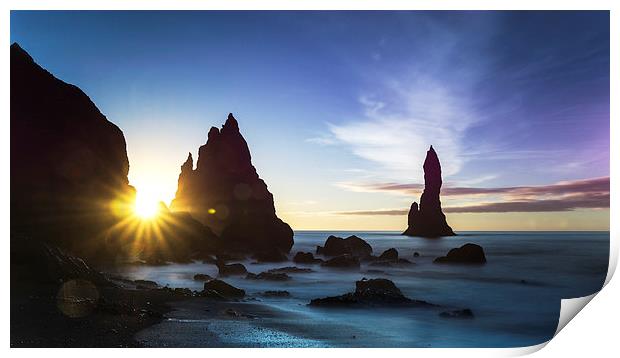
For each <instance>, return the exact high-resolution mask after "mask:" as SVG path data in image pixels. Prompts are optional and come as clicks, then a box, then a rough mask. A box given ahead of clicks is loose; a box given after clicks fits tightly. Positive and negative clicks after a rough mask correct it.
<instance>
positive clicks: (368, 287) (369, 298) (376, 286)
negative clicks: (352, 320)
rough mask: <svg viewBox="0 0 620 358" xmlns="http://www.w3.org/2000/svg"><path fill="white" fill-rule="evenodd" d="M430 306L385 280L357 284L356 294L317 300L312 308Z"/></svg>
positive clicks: (365, 281)
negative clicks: (409, 296) (406, 294)
mask: <svg viewBox="0 0 620 358" xmlns="http://www.w3.org/2000/svg"><path fill="white" fill-rule="evenodd" d="M400 305H429V306H431V304H430V303H428V302H425V301H418V300H412V299H410V298H408V297H405V295H403V293H402V292H401V291H400V289H399V288H398V287H396V285H395V284H394V282H392V281H390V280H388V279H385V278H375V279H370V280H368V279H366V278H363V279H362V280H360V281H357V282H355V292H350V293H347V294H344V295H341V296H333V297H325V298H317V299H313V300H312V301H310V306H328V307H329V306H336V307H338V306H400Z"/></svg>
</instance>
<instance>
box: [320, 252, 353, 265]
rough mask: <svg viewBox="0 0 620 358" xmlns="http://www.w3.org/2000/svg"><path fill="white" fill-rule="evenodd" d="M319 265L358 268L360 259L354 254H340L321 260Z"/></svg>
mask: <svg viewBox="0 0 620 358" xmlns="http://www.w3.org/2000/svg"><path fill="white" fill-rule="evenodd" d="M321 266H325V267H336V268H359V267H360V260H359V259H358V258H357V257H355V256H351V255H341V256H336V257H334V258H331V259H329V260H327V261H325V262H323V263H322V264H321Z"/></svg>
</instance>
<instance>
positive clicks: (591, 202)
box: [339, 177, 610, 215]
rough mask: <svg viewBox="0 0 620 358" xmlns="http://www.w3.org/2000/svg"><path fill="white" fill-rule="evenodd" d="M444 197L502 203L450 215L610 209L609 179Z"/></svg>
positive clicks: (457, 209) (387, 187)
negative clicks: (489, 199)
mask: <svg viewBox="0 0 620 358" xmlns="http://www.w3.org/2000/svg"><path fill="white" fill-rule="evenodd" d="M356 188H357V189H358V190H367V191H388V192H390V191H391V192H399V193H404V194H417V193H419V192H420V191H421V186H420V185H419V184H396V183H380V184H372V185H371V184H367V185H365V186H363V187H356ZM441 194H442V195H443V196H459V197H467V196H481V195H495V196H499V197H500V201H494V202H482V203H478V204H473V205H467V206H452V207H446V208H444V211H445V212H448V213H483V212H485V213H492V212H495V213H501V212H546V211H570V210H575V209H604V208H609V202H610V201H609V177H601V178H589V179H581V180H572V181H561V182H558V183H554V184H549V185H538V186H515V187H503V188H474V187H471V188H469V187H453V188H450V187H448V188H444V189H442V193H441ZM407 212H408V210H407V209H380V210H362V211H347V212H339V214H341V215H404V214H406V213H407Z"/></svg>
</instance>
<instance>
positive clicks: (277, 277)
mask: <svg viewBox="0 0 620 358" xmlns="http://www.w3.org/2000/svg"><path fill="white" fill-rule="evenodd" d="M245 278H246V279H248V280H267V281H288V280H290V279H291V276H289V275H287V274H286V273H283V272H270V271H265V272H261V273H259V274H258V275H257V274H255V273H251V272H248V274H247V276H245Z"/></svg>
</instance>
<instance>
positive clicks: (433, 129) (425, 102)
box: [329, 78, 475, 179]
mask: <svg viewBox="0 0 620 358" xmlns="http://www.w3.org/2000/svg"><path fill="white" fill-rule="evenodd" d="M387 93H388V94H387V96H388V97H390V101H387V100H383V99H381V98H379V97H373V96H363V97H360V99H359V102H360V104H361V106H362V108H363V117H362V118H361V119H359V120H355V121H350V122H346V123H343V124H329V131H330V135H331V137H333V138H334V139H335V140H336V141H337V142H338V143H341V144H344V145H345V146H347V147H349V148H350V150H351V151H352V152H353V153H354V154H355V155H357V156H359V157H361V158H364V159H367V160H369V161H371V162H373V163H375V164H378V165H379V167H378V168H377V169H378V171H379V172H381V173H382V174H383V175H384V176H387V177H391V178H400V179H403V178H412V177H414V178H415V179H421V174H420V170H419V168H420V167H421V166H422V163H423V161H424V157H425V155H426V151H427V150H428V148H429V146H430V145H431V144H432V145H434V146H435V148H437V150H438V151H439V153H440V156H441V158H442V163H444V165H443V168H442V169H443V172H444V175H445V176H450V175H452V174H455V173H457V172H458V171H459V170H460V169H461V167H462V165H463V157H462V156H460V153H461V152H462V151H463V148H462V146H461V139H462V138H463V136H464V133H465V131H466V130H467V129H468V128H469V127H470V125H471V124H472V123H474V122H475V116H474V114H473V111H472V109H471V108H470V106H469V104H468V103H467V100H466V99H465V98H463V97H461V96H460V95H459V94H456V93H454V92H453V91H451V90H450V89H449V88H448V86H445V85H443V84H442V83H440V82H438V81H436V80H431V79H429V78H418V79H417V80H416V81H414V82H413V83H411V84H410V85H408V86H403V85H402V84H401V83H400V82H392V83H391V84H390V89H389V91H388V92H387ZM416 176H419V178H418V177H416Z"/></svg>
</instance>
